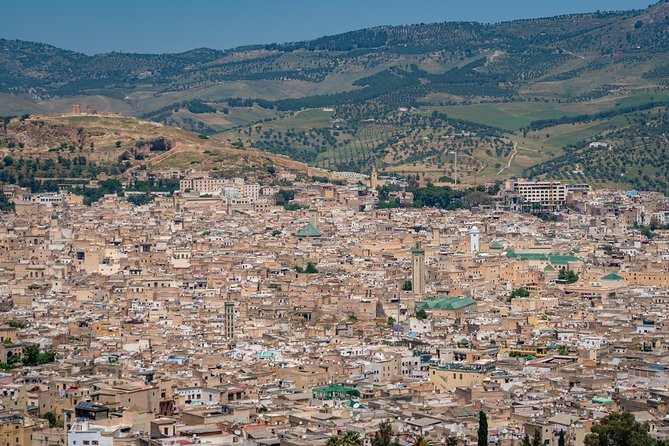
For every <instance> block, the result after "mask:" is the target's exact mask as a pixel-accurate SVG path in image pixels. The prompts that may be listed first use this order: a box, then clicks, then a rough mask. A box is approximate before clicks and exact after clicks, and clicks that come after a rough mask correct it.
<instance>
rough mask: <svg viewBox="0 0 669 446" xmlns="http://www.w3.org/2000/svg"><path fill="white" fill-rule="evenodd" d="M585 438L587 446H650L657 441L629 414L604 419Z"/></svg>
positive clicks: (646, 428) (609, 416)
mask: <svg viewBox="0 0 669 446" xmlns="http://www.w3.org/2000/svg"><path fill="white" fill-rule="evenodd" d="M590 432H591V433H589V434H588V435H587V436H586V437H585V446H650V445H653V444H655V441H654V440H653V438H652V437H651V436H650V434H649V433H648V427H647V426H645V425H643V424H641V423H639V422H638V421H636V419H635V418H634V415H632V414H631V413H629V412H624V413H612V414H609V415H607V416H605V417H604V418H602V419H601V420H600V421H599V423H597V424H595V425H594V426H592V429H591V430H590Z"/></svg>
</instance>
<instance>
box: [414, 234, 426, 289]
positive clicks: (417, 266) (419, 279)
mask: <svg viewBox="0 0 669 446" xmlns="http://www.w3.org/2000/svg"><path fill="white" fill-rule="evenodd" d="M411 261H412V262H411V287H412V290H413V293H414V294H416V295H420V296H422V295H423V294H425V251H424V250H423V249H421V247H420V242H416V246H415V247H414V248H413V249H412V250H411Z"/></svg>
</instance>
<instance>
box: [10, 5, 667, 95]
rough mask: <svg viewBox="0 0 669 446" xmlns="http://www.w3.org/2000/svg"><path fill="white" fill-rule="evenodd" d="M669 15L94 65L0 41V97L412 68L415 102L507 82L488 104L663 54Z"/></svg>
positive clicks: (428, 29)
mask: <svg viewBox="0 0 669 446" xmlns="http://www.w3.org/2000/svg"><path fill="white" fill-rule="evenodd" d="M668 11H669V5H667V4H666V3H661V4H657V5H655V6H653V7H651V8H649V9H646V10H641V11H622V12H608V13H602V12H598V13H590V14H575V15H565V16H558V17H552V18H545V19H533V20H517V21H512V22H504V23H497V24H491V25H485V24H480V23H468V22H467V23H466V22H454V23H437V24H427V25H425V24H420V25H407V26H385V27H376V28H369V29H363V30H358V31H352V32H348V33H344V34H339V35H335V36H327V37H321V38H318V39H314V40H308V41H301V42H294V43H285V44H269V45H262V46H260V45H259V46H253V47H244V48H237V49H231V50H226V51H219V50H212V49H207V48H203V49H196V50H192V51H187V52H185V53H178V54H128V53H106V54H97V55H94V56H87V55H84V54H82V53H77V52H73V51H68V50H61V49H58V48H55V47H53V46H50V45H46V44H42V43H31V42H24V41H17V40H0V92H6V93H12V94H17V95H26V96H30V97H33V98H41V99H46V98H53V97H67V96H76V95H103V96H107V95H108V96H111V97H115V98H119V99H123V98H125V97H126V96H128V95H129V94H132V93H135V92H137V91H150V92H152V93H154V94H161V93H166V92H175V91H177V92H182V91H189V92H192V93H193V94H190V95H188V96H189V97H190V96H197V97H201V98H204V99H217V97H216V95H215V94H214V95H213V96H206V95H205V92H204V91H203V90H205V89H206V88H207V87H211V86H213V85H217V84H220V83H221V82H223V83H224V82H230V81H259V80H272V81H286V80H298V81H305V82H308V83H314V84H318V83H324V82H325V81H326V79H327V78H328V77H333V76H337V75H341V73H343V72H354V73H359V75H360V76H359V78H362V77H364V75H365V74H369V72H373V71H378V70H380V69H381V67H387V66H403V65H407V64H411V63H413V64H416V65H418V66H419V67H421V66H423V65H428V66H429V68H430V70H429V71H430V73H429V74H428V73H419V74H418V75H417V76H416V77H417V79H416V82H414V84H418V82H419V79H426V80H427V81H428V82H427V85H426V86H425V87H424V88H421V89H419V91H418V92H416V93H414V95H423V96H425V95H428V94H430V93H441V92H446V93H452V94H461V95H463V96H467V97H470V96H480V94H477V91H476V88H474V87H482V86H489V84H490V85H494V86H496V85H498V84H500V83H502V84H506V86H505V88H502V89H496V88H493V89H486V90H485V91H484V93H485V94H484V95H485V96H494V97H503V98H508V97H513V96H517V95H518V94H519V91H520V90H522V87H523V85H525V84H528V83H531V82H532V81H533V80H535V79H537V78H540V77H541V76H544V75H546V74H547V73H550V72H552V71H559V69H560V67H563V66H565V65H566V64H567V63H568V62H570V61H573V60H574V59H577V58H578V57H579V56H578V55H576V54H584V53H585V54H587V55H588V58H589V59H591V60H592V63H591V64H590V65H588V66H585V67H580V68H579V69H578V70H577V71H571V72H569V71H568V72H561V77H565V76H570V75H574V76H575V75H578V74H579V73H583V72H584V71H588V70H592V69H597V68H599V67H601V65H602V64H612V63H626V62H630V63H631V62H633V61H634V60H636V59H638V58H645V57H648V56H649V55H650V54H651V53H653V54H654V53H656V52H666V51H667V49H669V35H668V33H669V31H668V29H669V27H668V26H667V14H668ZM574 53H576V54H574ZM476 57H486V58H487V59H486V60H487V62H486V64H485V66H484V67H477V66H472V68H480V69H479V70H477V71H476V72H475V74H472V73H462V72H460V71H455V72H454V71H450V72H449V71H448V69H449V68H452V67H453V66H457V65H460V64H461V62H463V61H467V60H469V59H470V58H476ZM434 71H436V72H437V73H439V75H435V74H434V73H433V72H434ZM350 82H351V83H352V82H353V80H351V81H350ZM423 84H425V83H423ZM337 87H338V86H335V85H328V86H325V87H324V88H311V90H313V91H319V92H322V93H335V92H337V90H340V91H343V90H346V89H350V87H351V85H348V86H347V85H341V86H340V87H339V88H337ZM347 87H349V88H347ZM407 87H408V86H402V88H405V89H406V88H407ZM309 90H310V89H309V88H305V91H302V92H287V93H286V94H285V96H286V97H291V96H292V97H295V96H306V95H307V94H308V93H309ZM244 93H245V92H244V91H243V90H240V91H239V96H240V97H242V98H244V97H254V98H255V97H259V98H261V99H276V98H274V97H271V98H263V97H262V96H247V95H246V94H244ZM251 94H252V93H251ZM275 96H279V97H278V99H285V97H280V96H284V95H275ZM235 97H236V96H235ZM218 99H221V98H220V97H219V98H218ZM299 105H300V104H299V103H296V104H295V106H294V107H298V106H299Z"/></svg>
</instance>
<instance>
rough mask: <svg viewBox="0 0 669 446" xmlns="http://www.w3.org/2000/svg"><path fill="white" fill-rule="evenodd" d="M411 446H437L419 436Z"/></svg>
mask: <svg viewBox="0 0 669 446" xmlns="http://www.w3.org/2000/svg"><path fill="white" fill-rule="evenodd" d="M411 444H412V445H413V446H435V443H434V441H432V440H430V439H429V438H425V437H423V436H422V435H419V436H417V437H416V438H415V439H414V441H413V443H411Z"/></svg>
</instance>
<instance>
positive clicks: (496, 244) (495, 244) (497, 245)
mask: <svg viewBox="0 0 669 446" xmlns="http://www.w3.org/2000/svg"><path fill="white" fill-rule="evenodd" d="M490 249H504V245H502V244H501V243H500V242H492V243H491V244H490Z"/></svg>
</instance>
